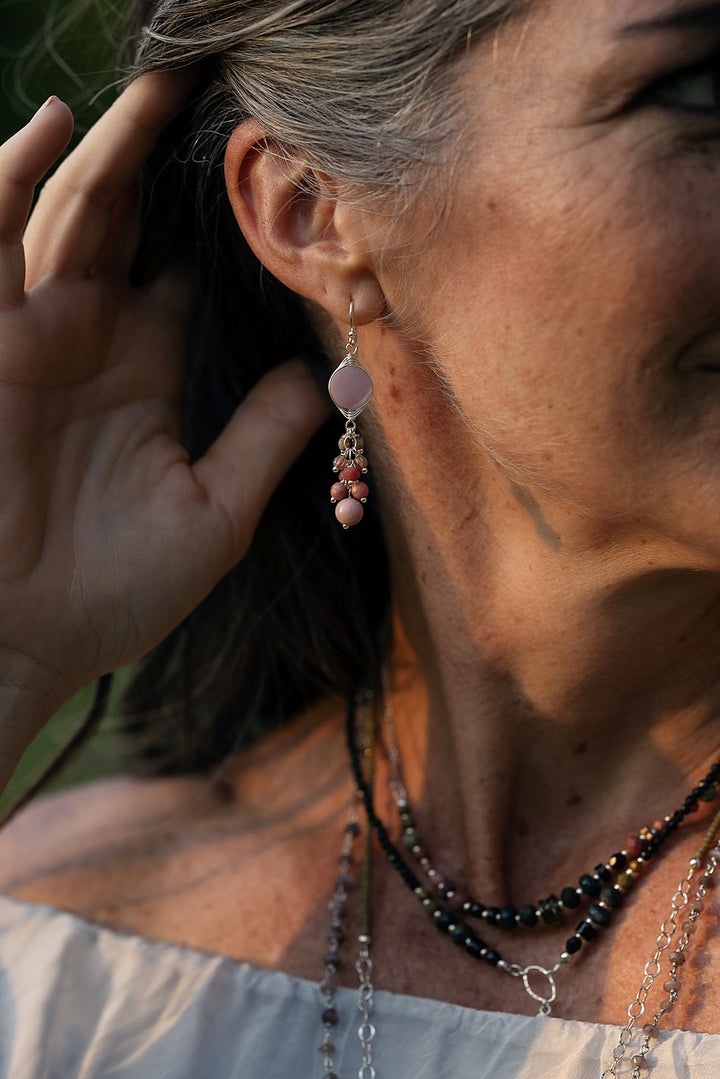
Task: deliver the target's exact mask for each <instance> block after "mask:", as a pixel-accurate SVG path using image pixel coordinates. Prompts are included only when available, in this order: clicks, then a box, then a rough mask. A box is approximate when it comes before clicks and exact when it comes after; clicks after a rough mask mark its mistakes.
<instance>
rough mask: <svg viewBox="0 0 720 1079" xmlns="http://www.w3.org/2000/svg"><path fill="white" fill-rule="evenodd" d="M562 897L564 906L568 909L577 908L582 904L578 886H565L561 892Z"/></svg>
mask: <svg viewBox="0 0 720 1079" xmlns="http://www.w3.org/2000/svg"><path fill="white" fill-rule="evenodd" d="M560 898H561V899H562V903H563V906H564V907H567V909H568V910H575V908H576V907H579V906H580V896H579V895H578V893H577V888H563V890H562V892H561V893H560Z"/></svg>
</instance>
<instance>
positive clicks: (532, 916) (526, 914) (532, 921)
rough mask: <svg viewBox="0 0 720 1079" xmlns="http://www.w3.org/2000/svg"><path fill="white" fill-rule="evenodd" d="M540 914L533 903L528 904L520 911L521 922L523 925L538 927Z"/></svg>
mask: <svg viewBox="0 0 720 1079" xmlns="http://www.w3.org/2000/svg"><path fill="white" fill-rule="evenodd" d="M537 920H538V914H537V909H536V908H535V907H534V906H533V905H532V903H527V904H526V905H525V906H524V907H523V908H522V910H521V911H520V921H521V922H522V924H523V925H527V926H530V927H531V928H532V926H534V925H537Z"/></svg>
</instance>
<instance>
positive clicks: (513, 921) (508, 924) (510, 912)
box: [498, 906, 519, 929]
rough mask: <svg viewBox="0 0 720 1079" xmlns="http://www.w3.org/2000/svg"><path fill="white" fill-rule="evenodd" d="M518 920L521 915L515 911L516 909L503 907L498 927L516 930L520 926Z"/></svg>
mask: <svg viewBox="0 0 720 1079" xmlns="http://www.w3.org/2000/svg"><path fill="white" fill-rule="evenodd" d="M518 918H519V915H518V912H517V911H516V910H515V907H511V906H507V907H503V908H502V910H501V911H500V915H499V917H498V925H501V926H502V927H503V929H515V927H516V926H517V924H518Z"/></svg>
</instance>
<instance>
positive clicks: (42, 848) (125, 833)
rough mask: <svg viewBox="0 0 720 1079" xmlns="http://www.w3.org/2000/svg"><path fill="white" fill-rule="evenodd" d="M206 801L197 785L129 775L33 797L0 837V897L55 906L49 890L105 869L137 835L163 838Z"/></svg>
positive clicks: (207, 794)
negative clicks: (161, 833)
mask: <svg viewBox="0 0 720 1079" xmlns="http://www.w3.org/2000/svg"><path fill="white" fill-rule="evenodd" d="M212 800H213V795H212V792H211V789H210V785H209V783H208V782H206V781H204V780H201V779H195V778H189V779H188V778H182V779H176V778H169V779H165V778H160V779H154V778H153V779H139V778H134V777H130V776H120V777H115V778H112V779H104V780H99V781H97V782H95V783H90V784H86V785H83V786H80V787H75V788H71V789H69V790H64V791H60V792H58V793H56V794H51V795H48V796H46V797H42V798H39V799H38V801H37V802H34V803H32V804H31V805H30V806H28V807H27V808H25V809H24V810H22V811H21V812H20V813H19V814H18V815H17V816H16V817H15V818H13V820H11V821H10V823H9V824H7V825H6V826H5V828H3V829H2V831H0V892H4V893H5V894H7V895H15V896H17V897H19V898H26V899H29V900H31V901H36V902H47V903H54V902H56V901H58V902H59V896H57V895H55V890H56V889H60V890H63V891H65V890H66V886H67V884H68V882H69V879H70V878H71V877H72V876H73V874H77V872H78V871H79V870H80V869H83V868H84V869H85V870H86V871H87V870H88V869H89V868H90V867H92V866H93V865H97V864H98V863H100V862H102V863H103V864H104V865H105V866H106V867H107V865H108V863H109V862H110V861H111V860H112V857H113V855H115V856H116V857H117V858H119V859H121V860H123V859H124V858H126V856H127V853H128V851H129V850H131V849H133V847H135V846H137V842H138V838H139V837H142V838H143V841H144V842H147V841H148V839H149V838H150V836H151V835H152V834H153V833H157V832H158V830H159V829H162V830H163V831H164V834H165V836H166V837H167V835H168V832H170V831H172V829H177V828H179V827H181V826H182V822H183V820H185V819H187V817H188V816H192V817H193V818H194V819H197V816H198V812H199V811H200V810H202V811H204V812H206V811H207V809H208V803H209V802H210V801H212ZM67 898H68V897H67V895H66V896H65V903H67ZM59 905H63V903H62V902H59ZM69 905H72V904H69Z"/></svg>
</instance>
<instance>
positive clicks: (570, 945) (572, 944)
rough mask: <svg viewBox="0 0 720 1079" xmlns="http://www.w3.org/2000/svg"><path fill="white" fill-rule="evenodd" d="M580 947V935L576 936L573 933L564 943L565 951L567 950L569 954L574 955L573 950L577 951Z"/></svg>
mask: <svg viewBox="0 0 720 1079" xmlns="http://www.w3.org/2000/svg"><path fill="white" fill-rule="evenodd" d="M581 948H582V937H578V936H577V935H575V936H574V937H570V939H569V940H568V941H567V943H566V945H565V951H566V952H569V953H570V955H575V952H579V951H580V949H581Z"/></svg>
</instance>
